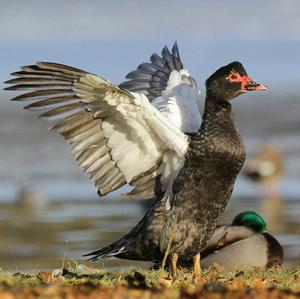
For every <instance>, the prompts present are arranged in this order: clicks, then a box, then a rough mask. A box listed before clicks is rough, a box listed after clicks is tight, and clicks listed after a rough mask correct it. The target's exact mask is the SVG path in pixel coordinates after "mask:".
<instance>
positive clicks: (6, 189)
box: [0, 91, 300, 271]
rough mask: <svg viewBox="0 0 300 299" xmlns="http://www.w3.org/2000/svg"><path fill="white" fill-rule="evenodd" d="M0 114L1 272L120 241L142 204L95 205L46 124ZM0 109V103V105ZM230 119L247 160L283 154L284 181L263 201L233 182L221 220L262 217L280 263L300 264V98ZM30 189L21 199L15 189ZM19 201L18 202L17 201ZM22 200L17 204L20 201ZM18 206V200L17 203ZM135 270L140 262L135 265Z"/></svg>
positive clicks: (54, 264)
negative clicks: (272, 151) (247, 214)
mask: <svg viewBox="0 0 300 299" xmlns="http://www.w3.org/2000/svg"><path fill="white" fill-rule="evenodd" d="M3 101H4V102H3V103H5V104H3V107H2V109H1V110H0V111H1V112H0V157H1V159H0V206H1V207H0V267H1V268H3V269H7V270H12V271H15V270H19V271H20V270H39V269H53V268H58V267H60V265H61V261H62V258H63V254H64V247H65V242H66V240H68V250H67V259H68V260H75V261H77V262H80V263H81V262H84V259H82V258H81V255H82V254H84V253H87V252H89V251H91V250H94V249H96V248H99V247H101V246H102V245H105V244H107V243H109V242H110V241H112V240H114V239H116V238H117V237H119V236H121V235H122V234H124V233H125V232H127V231H128V230H129V229H130V228H131V227H133V226H134V225H135V224H136V223H137V221H138V220H139V219H140V218H141V217H142V215H143V213H144V211H145V205H144V204H143V203H142V202H140V201H138V202H137V201H128V200H126V199H123V200H121V196H120V192H115V193H114V194H112V195H111V197H109V198H106V199H104V200H100V199H98V198H97V196H96V190H95V188H94V187H93V185H92V184H91V183H90V182H89V180H88V178H87V177H86V176H85V175H83V174H82V173H81V171H80V170H79V168H78V167H77V166H76V164H75V162H74V161H73V158H72V156H71V154H70V153H69V151H68V149H67V146H66V145H65V144H64V142H63V141H62V140H60V139H59V138H57V137H56V136H54V135H53V134H51V133H47V124H45V123H43V122H42V121H39V120H35V119H34V118H33V115H32V113H29V112H26V111H21V107H20V105H17V104H16V103H9V104H7V100H6V99H3ZM1 105H2V103H1V104H0V106H1ZM234 110H235V114H236V118H237V121H238V124H239V127H240V131H241V133H242V135H243V137H244V139H245V143H246V147H247V152H248V157H249V158H250V157H251V155H253V153H255V152H256V151H257V150H258V149H259V147H260V146H261V145H262V144H265V143H272V144H275V145H277V146H278V147H280V148H281V150H282V151H283V154H284V162H285V169H286V170H285V175H284V176H283V177H282V179H281V180H280V182H279V183H278V186H277V187H276V188H277V189H278V196H277V197H273V198H267V197H266V190H265V189H264V187H263V186H257V185H255V184H253V183H251V182H249V181H247V180H246V179H245V178H244V177H243V176H242V175H241V176H240V177H239V179H238V181H237V183H236V188H235V191H234V194H233V198H232V200H231V201H230V204H229V206H228V208H227V210H226V213H225V214H224V217H223V218H222V221H221V222H222V223H230V222H231V220H232V218H233V217H234V216H235V215H236V214H237V213H239V212H241V211H244V210H249V209H250V210H255V211H258V212H260V213H262V214H263V216H264V217H265V218H266V220H267V222H268V227H269V231H270V232H271V233H272V234H274V235H275V236H276V237H277V238H278V240H279V241H280V242H281V243H282V244H283V246H284V251H285V257H286V259H285V263H286V264H287V265H291V264H292V265H296V264H299V263H300V184H299V179H300V138H299V135H300V134H299V132H300V117H299V116H300V99H299V98H298V97H297V96H296V95H293V94H288V95H283V94H282V93H280V91H278V92H277V93H269V94H262V95H261V96H260V97H254V96H253V97H252V96H250V95H249V96H248V95H246V96H243V97H241V99H239V100H238V101H237V102H236V103H235V108H234ZM22 188H25V189H27V190H33V191H34V192H33V193H31V194H27V195H26V196H24V194H23V195H22V196H20V189H22ZM24 198H25V199H24ZM22 199H23V200H22ZM20 201H21V202H20ZM137 264H139V263H133V262H131V261H129V262H128V261H123V260H103V261H100V262H99V263H98V264H97V265H98V266H99V267H102V266H104V267H127V266H129V265H137ZM139 265H140V264H139Z"/></svg>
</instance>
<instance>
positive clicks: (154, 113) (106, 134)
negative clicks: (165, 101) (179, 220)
mask: <svg viewBox="0 0 300 299" xmlns="http://www.w3.org/2000/svg"><path fill="white" fill-rule="evenodd" d="M12 75H13V76H16V77H17V78H15V79H12V80H9V81H7V82H6V83H8V84H14V85H13V86H10V87H8V88H6V89H7V90H31V91H30V92H27V93H25V94H21V95H19V96H17V97H15V98H14V99H13V100H15V101H23V100H32V101H33V103H31V104H29V105H27V106H26V107H25V108H26V109H30V110H42V111H43V112H42V113H41V114H40V115H39V118H43V119H48V120H55V122H54V124H52V126H51V128H50V130H52V131H55V132H56V134H57V135H59V136H62V137H63V138H64V139H65V140H66V141H67V142H68V143H69V145H70V149H71V152H72V153H73V154H74V156H75V158H76V161H77V163H78V165H79V166H80V167H82V168H83V170H84V171H85V172H86V173H88V174H89V176H90V178H91V180H92V181H93V182H94V183H95V185H96V187H97V188H98V193H99V195H105V194H107V193H109V192H111V191H113V190H116V189H118V188H119V187H121V186H122V185H124V184H126V183H128V184H130V185H132V186H133V187H134V188H133V190H132V191H131V192H130V193H129V196H137V197H144V198H151V197H153V196H154V195H155V191H156V188H158V187H159V188H160V190H162V191H164V192H167V191H170V190H169V189H170V187H169V186H170V183H171V182H172V179H173V176H174V173H178V171H179V169H180V168H181V166H182V164H183V161H184V154H185V152H186V150H187V137H186V136H185V135H184V134H183V133H182V132H181V131H180V130H178V129H177V128H176V127H174V126H172V125H171V124H170V123H169V121H168V120H167V119H166V118H165V117H164V116H163V115H162V114H161V113H160V112H159V111H158V110H157V109H156V108H155V107H153V106H152V105H151V104H150V103H149V101H148V99H147V97H146V96H145V95H142V94H135V93H130V92H128V91H126V90H124V89H122V88H120V87H117V86H115V85H114V84H112V83H110V82H108V81H106V80H105V79H103V78H101V77H99V76H96V75H93V74H90V73H87V72H85V71H83V70H80V69H77V68H73V67H69V66H66V65H62V64H56V63H49V62H40V63H37V64H36V65H30V66H25V67H23V68H22V70H21V71H19V72H15V73H13V74H12Z"/></svg>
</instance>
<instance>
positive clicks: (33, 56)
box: [0, 0, 300, 271]
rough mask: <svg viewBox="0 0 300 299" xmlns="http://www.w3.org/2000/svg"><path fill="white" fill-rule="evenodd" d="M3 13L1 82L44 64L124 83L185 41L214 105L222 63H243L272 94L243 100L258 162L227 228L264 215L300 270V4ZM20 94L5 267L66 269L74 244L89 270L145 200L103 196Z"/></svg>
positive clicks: (20, 4) (3, 151) (6, 179)
mask: <svg viewBox="0 0 300 299" xmlns="http://www.w3.org/2000/svg"><path fill="white" fill-rule="evenodd" d="M0 5H1V10H0V82H3V81H5V80H7V79H9V73H11V72H13V71H16V70H17V69H18V67H19V66H21V65H27V64H32V63H34V62H36V61H41V60H44V61H54V62H61V63H64V64H69V65H72V66H75V67H79V68H82V69H85V70H87V71H90V72H93V73H96V74H99V75H101V76H103V77H105V78H107V79H109V80H110V81H112V82H115V83H120V82H122V81H123V80H124V76H125V74H127V73H128V72H129V71H131V70H133V69H135V68H136V67H137V65H138V64H140V63H141V62H143V61H147V60H148V58H149V56H150V55H151V54H152V53H153V52H157V53H160V51H161V49H162V48H163V46H164V45H165V44H167V45H169V46H170V47H171V46H172V44H173V43H174V41H176V40H177V42H178V45H179V49H180V53H181V58H182V61H183V63H184V65H185V67H186V68H187V69H188V70H189V71H190V73H191V74H192V76H193V77H194V78H195V79H196V80H197V81H198V84H199V86H200V88H201V90H202V95H203V100H204V94H205V90H204V82H205V79H206V78H207V77H208V76H209V75H210V74H212V73H213V72H214V71H215V70H216V69H217V68H219V67H220V66H222V65H225V64H227V63H229V62H231V61H233V60H239V61H241V62H242V63H243V64H244V66H245V68H246V70H247V72H248V74H249V75H250V76H251V78H252V79H253V80H254V81H256V82H259V83H262V84H265V85H267V86H269V87H270V91H268V92H261V93H253V94H252V93H250V94H246V95H243V96H241V97H239V99H238V100H237V101H236V102H235V103H234V112H235V115H236V118H237V122H238V126H239V128H240V131H241V133H242V135H243V137H244V140H245V144H246V148H247V153H248V156H247V165H246V166H245V169H244V174H241V175H240V176H239V179H238V181H237V183H236V187H235V190H234V194H233V197H232V199H231V201H230V204H229V206H228V208H227V210H226V213H225V214H224V217H223V218H222V221H221V222H222V223H230V222H231V220H232V219H233V217H234V216H235V215H236V214H237V213H239V212H240V211H244V210H254V211H257V212H259V213H261V214H262V215H263V216H264V217H265V219H266V220H267V223H268V228H269V231H270V233H272V234H274V235H275V236H276V238H277V239H278V240H279V241H280V242H281V243H282V244H283V246H284V252H285V264H286V265H297V264H299V262H300V138H299V137H300V136H299V135H300V134H299V131H300V97H299V92H300V86H299V79H300V75H299V62H300V34H299V32H300V5H299V1H297V0H282V1H279V0H267V1H263V2H262V1H256V0H253V1H251V2H249V3H248V2H247V3H246V2H241V1H196V0H195V1H184V0H181V1H178V0H173V1H151V2H150V1H147V2H146V1H126V2H124V1H110V2H107V1H89V0H85V1H83V0H82V1H76V0H72V1H67V0H65V1H53V0H52V1H37V0H36V1H30V0H28V1H9V2H8V1H4V0H2V1H0ZM0 87H1V90H2V88H3V87H4V84H2V83H0ZM13 96H14V93H13V92H4V91H1V92H0V97H1V101H0V267H1V268H2V269H4V270H9V271H23V270H27V271H36V270H40V269H42V270H46V269H53V268H58V267H60V265H61V261H62V259H63V254H64V248H65V243H66V240H68V248H67V259H68V260H74V261H77V262H78V263H83V262H85V260H84V259H83V258H81V255H82V254H84V253H87V252H88V251H91V250H94V249H96V248H99V247H101V246H102V245H105V244H107V243H108V242H110V241H111V240H113V239H115V238H117V237H118V236H120V235H122V234H123V233H125V232H127V231H128V230H129V229H130V228H131V227H133V226H134V225H135V224H136V223H137V221H138V220H139V219H140V218H141V216H142V215H143V213H144V211H145V208H146V206H145V203H143V202H141V201H128V200H126V199H123V200H121V195H120V194H121V192H122V191H124V189H123V190H121V191H118V192H115V193H113V194H112V195H110V196H109V197H106V198H104V199H99V198H97V195H96V189H95V188H94V186H93V185H92V184H91V183H90V182H89V179H88V177H87V176H85V175H84V174H82V172H81V170H80V169H79V168H78V167H77V166H76V164H75V162H74V160H73V157H72V155H71V154H70V153H69V150H68V147H67V145H66V144H65V143H64V142H63V140H61V139H59V138H58V137H56V136H55V135H54V134H52V133H48V132H47V124H46V123H44V122H43V121H40V120H36V119H34V114H33V113H32V112H28V111H23V110H22V104H19V103H16V102H9V98H11V97H13ZM137 264H138V265H140V264H139V263H135V265H137ZM91 265H92V264H91ZM129 265H133V263H132V262H125V261H122V260H103V261H100V262H99V263H98V264H93V266H97V267H112V268H116V267H121V268H124V267H127V266H129Z"/></svg>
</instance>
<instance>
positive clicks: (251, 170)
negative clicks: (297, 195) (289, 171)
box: [243, 144, 285, 233]
mask: <svg viewBox="0 0 300 299" xmlns="http://www.w3.org/2000/svg"><path fill="white" fill-rule="evenodd" d="M284 168H285V167H284V160H283V155H282V152H281V150H280V148H279V147H278V146H275V145H270V144H266V145H263V146H262V147H261V149H260V150H259V152H258V153H257V154H256V155H255V156H254V157H253V158H252V159H250V160H249V162H246V164H245V167H244V171H243V173H244V175H245V176H246V177H247V178H249V179H250V180H252V181H253V182H254V183H258V184H259V185H260V186H261V187H263V188H264V190H263V191H264V193H265V195H264V198H262V200H261V207H260V208H259V211H260V213H262V215H263V216H264V217H265V219H266V221H267V222H268V226H269V228H270V229H271V230H272V231H276V232H277V233H278V232H280V229H282V224H283V222H284V217H285V216H284V211H285V208H284V201H283V200H282V198H281V197H280V194H279V192H278V182H279V180H280V178H281V177H282V175H283V174H284Z"/></svg>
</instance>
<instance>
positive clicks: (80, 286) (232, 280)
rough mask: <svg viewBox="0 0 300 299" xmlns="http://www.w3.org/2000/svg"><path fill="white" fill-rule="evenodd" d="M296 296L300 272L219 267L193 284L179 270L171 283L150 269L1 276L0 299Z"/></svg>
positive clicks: (207, 271) (277, 269)
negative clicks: (177, 276)
mask: <svg viewBox="0 0 300 299" xmlns="http://www.w3.org/2000/svg"><path fill="white" fill-rule="evenodd" d="M296 297H297V298H298V297H299V298H300V268H293V269H292V268H290V269H289V268H273V269H270V270H262V269H252V270H250V269H248V270H246V269H244V270H241V269H239V270H230V271H229V270H226V269H224V268H223V267H221V266H219V265H215V266H214V267H212V268H210V269H208V270H206V271H204V272H203V277H202V278H201V279H198V280H197V281H195V280H194V278H193V276H192V274H191V272H188V271H183V270H182V271H180V274H179V279H178V280H176V281H175V282H172V281H171V280H169V279H168V278H167V274H166V273H161V272H159V271H154V270H142V269H139V270H136V271H132V272H126V273H122V272H108V271H105V270H98V271H96V270H93V269H88V268H86V269H85V272H84V273H79V272H78V271H76V269H64V270H63V272H62V273H57V274H56V275H54V274H53V273H51V272H40V273H37V274H24V273H15V274H9V273H5V272H2V273H0V298H1V299H6V298H7V299H11V298H70V299H71V298H72V299H73V298H115V299H118V298H158V299H159V298H167V299H168V298H170V299H173V298H185V299H188V298H193V299H196V298H212V299H218V298H296Z"/></svg>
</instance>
